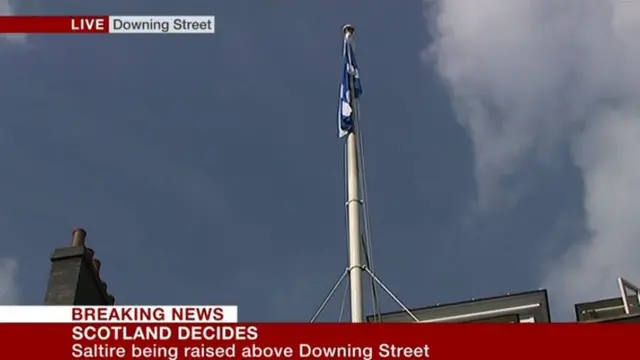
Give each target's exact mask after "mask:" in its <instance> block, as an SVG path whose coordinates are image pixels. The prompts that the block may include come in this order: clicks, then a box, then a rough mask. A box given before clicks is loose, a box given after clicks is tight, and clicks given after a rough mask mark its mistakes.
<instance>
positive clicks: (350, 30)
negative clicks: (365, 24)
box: [342, 24, 356, 36]
mask: <svg viewBox="0 0 640 360" xmlns="http://www.w3.org/2000/svg"><path fill="white" fill-rule="evenodd" d="M355 32H356V28H355V27H354V26H353V25H351V24H347V25H345V26H343V27H342V33H343V34H344V35H345V36H346V35H353V34H354V33H355Z"/></svg>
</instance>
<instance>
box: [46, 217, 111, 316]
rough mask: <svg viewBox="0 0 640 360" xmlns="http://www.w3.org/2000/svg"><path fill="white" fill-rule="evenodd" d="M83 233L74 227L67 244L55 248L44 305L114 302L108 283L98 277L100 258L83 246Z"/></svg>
mask: <svg viewBox="0 0 640 360" xmlns="http://www.w3.org/2000/svg"><path fill="white" fill-rule="evenodd" d="M86 237H87V232H86V231H85V230H84V229H76V230H74V231H73V235H72V240H71V245H70V246H67V247H62V248H58V249H55V250H54V252H53V254H52V255H51V272H50V274H49V283H48V285H47V293H46V295H45V300H44V303H45V305H113V304H114V303H115V298H114V297H113V296H112V295H111V294H109V293H108V292H107V283H105V282H104V281H103V280H102V279H101V278H100V266H101V262H100V260H98V259H97V258H95V256H94V255H95V254H94V251H93V250H92V249H90V248H88V247H87V246H86Z"/></svg>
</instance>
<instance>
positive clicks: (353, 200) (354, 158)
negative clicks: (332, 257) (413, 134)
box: [342, 25, 364, 323]
mask: <svg viewBox="0 0 640 360" xmlns="http://www.w3.org/2000/svg"><path fill="white" fill-rule="evenodd" d="M342 31H343V34H344V37H345V41H346V40H350V41H352V42H353V36H354V33H355V28H354V27H353V26H352V25H345V26H344V27H343V28H342ZM354 94H355V91H354V84H353V78H351V77H350V81H349V97H350V99H349V100H350V103H351V105H352V111H353V112H352V117H353V124H354V125H353V131H351V132H350V133H349V134H347V212H348V227H349V232H348V236H349V284H350V296H351V322H353V323H360V322H363V321H364V315H363V306H362V304H363V300H362V273H363V272H364V268H363V264H362V247H361V232H360V219H361V217H360V211H361V207H362V199H361V198H360V179H359V176H360V172H359V169H358V167H359V166H358V164H359V161H358V138H357V119H358V118H357V117H358V114H357V108H358V107H357V106H356V104H355V102H356V99H355V95H354Z"/></svg>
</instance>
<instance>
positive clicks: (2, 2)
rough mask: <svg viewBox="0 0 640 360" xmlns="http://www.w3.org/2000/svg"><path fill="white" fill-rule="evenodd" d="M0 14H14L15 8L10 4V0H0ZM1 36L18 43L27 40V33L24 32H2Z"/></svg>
mask: <svg viewBox="0 0 640 360" xmlns="http://www.w3.org/2000/svg"><path fill="white" fill-rule="evenodd" d="M0 15H5V16H6V15H15V9H14V7H13V6H11V0H0ZM2 38H4V39H6V40H8V41H10V42H14V43H20V44H23V43H25V42H26V41H27V35H25V34H3V35H2ZM2 38H0V40H2Z"/></svg>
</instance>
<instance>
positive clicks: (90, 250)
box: [85, 248, 95, 266]
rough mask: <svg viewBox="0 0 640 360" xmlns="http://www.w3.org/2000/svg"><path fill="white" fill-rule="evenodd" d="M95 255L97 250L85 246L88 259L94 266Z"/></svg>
mask: <svg viewBox="0 0 640 360" xmlns="http://www.w3.org/2000/svg"><path fill="white" fill-rule="evenodd" d="M94 255H95V252H94V251H93V249H92V248H85V256H86V259H87V260H89V263H90V264H91V265H92V266H94V264H93V256H94Z"/></svg>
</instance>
